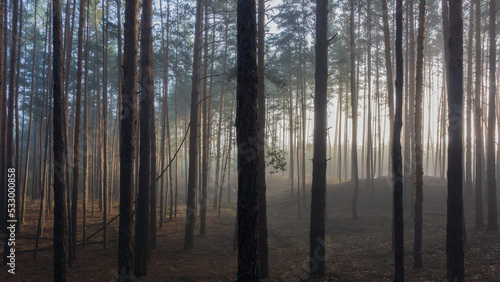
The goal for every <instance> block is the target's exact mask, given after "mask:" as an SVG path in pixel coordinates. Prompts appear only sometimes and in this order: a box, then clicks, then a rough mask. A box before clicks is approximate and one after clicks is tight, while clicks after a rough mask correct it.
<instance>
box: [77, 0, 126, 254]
mask: <svg viewBox="0 0 500 282" xmlns="http://www.w3.org/2000/svg"><path fill="white" fill-rule="evenodd" d="M120 2H121V0H118V4H119V3H120ZM89 10H90V9H87V10H86V11H87V15H86V16H87V19H88V17H89ZM118 10H120V6H119V5H118ZM85 24H86V33H85V89H84V92H83V93H84V95H85V96H84V97H85V101H84V106H83V134H84V135H83V136H85V138H84V140H83V207H82V208H83V214H82V219H83V221H82V235H83V248H86V247H87V240H86V238H87V237H86V232H85V231H86V226H85V225H86V223H87V198H88V185H89V181H88V170H89V169H88V156H89V152H88V144H89V137H90V135H89V83H88V80H89V40H88V38H89V23H88V20H86V21H85ZM120 47H121V46H120ZM119 49H120V50H119V52H120V53H121V48H119ZM120 71H121V60H120ZM120 76H121V75H120ZM120 91H121V90H120Z"/></svg>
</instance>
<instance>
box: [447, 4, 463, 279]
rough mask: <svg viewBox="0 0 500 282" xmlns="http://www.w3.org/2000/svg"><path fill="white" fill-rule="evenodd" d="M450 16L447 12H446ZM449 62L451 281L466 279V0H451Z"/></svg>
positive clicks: (449, 255) (448, 233) (448, 252)
mask: <svg viewBox="0 0 500 282" xmlns="http://www.w3.org/2000/svg"><path fill="white" fill-rule="evenodd" d="M444 16H446V15H444ZM449 24H450V25H449V27H450V29H449V35H450V37H449V41H448V42H447V43H448V44H447V45H448V49H449V63H448V78H449V80H448V82H449V84H448V97H449V98H448V109H449V111H448V119H449V121H450V125H449V128H448V134H449V141H448V142H449V146H448V175H447V176H448V214H447V224H446V255H447V263H446V266H447V267H446V269H447V275H446V279H447V280H448V281H464V249H463V247H464V246H463V236H464V230H463V227H464V226H463V224H462V222H463V199H462V174H463V164H462V162H463V158H462V155H463V144H462V143H463V125H462V123H463V118H462V117H463V61H462V56H463V22H462V0H451V1H450V7H449Z"/></svg>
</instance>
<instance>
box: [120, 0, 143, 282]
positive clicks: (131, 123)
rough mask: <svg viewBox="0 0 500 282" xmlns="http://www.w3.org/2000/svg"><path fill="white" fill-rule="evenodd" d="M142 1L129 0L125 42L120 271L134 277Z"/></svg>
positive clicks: (123, 276)
mask: <svg viewBox="0 0 500 282" xmlns="http://www.w3.org/2000/svg"><path fill="white" fill-rule="evenodd" d="M138 10H139V1H137V0H126V2H125V25H124V45H123V54H124V59H123V90H122V91H123V92H122V96H121V118H120V124H121V125H120V134H121V138H120V231H119V243H118V245H119V249H120V252H119V256H118V266H119V267H118V269H119V270H118V274H119V279H120V280H121V281H131V280H132V269H133V266H134V265H133V262H134V253H133V249H134V245H133V242H134V241H133V236H134V235H133V226H134V224H133V216H134V213H133V206H132V201H133V198H134V196H133V195H134V158H135V138H136V129H137V83H136V82H137V47H138V46H137V40H138Z"/></svg>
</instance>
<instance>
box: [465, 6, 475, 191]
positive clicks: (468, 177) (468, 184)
mask: <svg viewBox="0 0 500 282" xmlns="http://www.w3.org/2000/svg"><path fill="white" fill-rule="evenodd" d="M469 2H470V4H469V36H468V37H469V39H468V40H467V103H466V107H467V109H466V113H467V120H466V127H467V130H466V131H467V132H466V135H465V143H466V145H467V148H466V150H465V192H466V193H467V195H469V196H470V195H472V174H471V167H472V144H471V139H472V132H471V130H472V128H471V121H472V109H471V108H472V40H473V36H472V35H473V31H474V1H469Z"/></svg>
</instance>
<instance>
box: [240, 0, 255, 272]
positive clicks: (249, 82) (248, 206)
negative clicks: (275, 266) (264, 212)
mask: <svg viewBox="0 0 500 282" xmlns="http://www.w3.org/2000/svg"><path fill="white" fill-rule="evenodd" d="M255 6H256V5H255V0H250V1H238V7H237V17H238V20H237V29H238V36H237V54H238V59H237V68H238V70H237V99H238V100H237V101H238V103H237V110H236V113H237V114H236V137H237V142H238V204H237V214H238V223H237V224H238V273H237V280H239V281H259V263H258V236H259V212H258V211H259V189H258V187H259V171H258V164H259V158H260V156H259V149H258V146H259V144H258V143H259V142H258V132H259V126H258V113H257V100H258V99H257V93H258V79H257V65H256V64H257V62H256V59H257V58H256V57H257V56H256V52H255V50H256V47H257V46H256V45H257V44H256V43H257V42H256V33H257V23H256V21H255V15H256V13H255Z"/></svg>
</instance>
